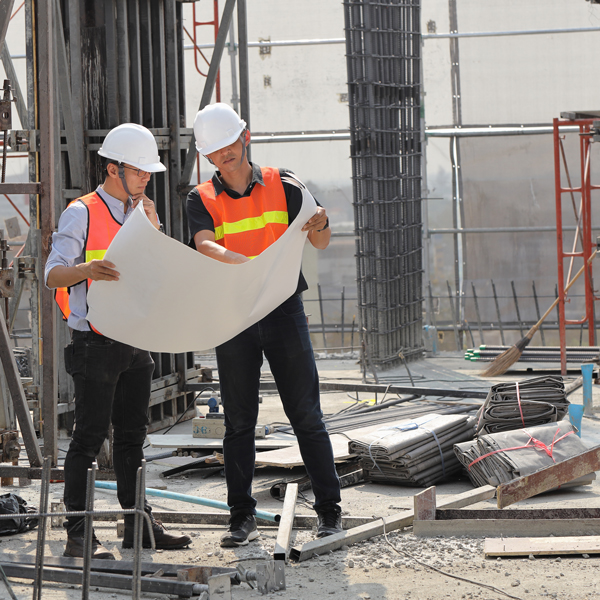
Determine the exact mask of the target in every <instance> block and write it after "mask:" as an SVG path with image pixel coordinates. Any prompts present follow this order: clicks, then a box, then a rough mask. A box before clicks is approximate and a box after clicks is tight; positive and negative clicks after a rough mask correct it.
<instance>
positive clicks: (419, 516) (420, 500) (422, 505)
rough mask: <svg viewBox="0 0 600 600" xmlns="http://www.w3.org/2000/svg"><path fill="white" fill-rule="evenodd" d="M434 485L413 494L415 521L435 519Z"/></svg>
mask: <svg viewBox="0 0 600 600" xmlns="http://www.w3.org/2000/svg"><path fill="white" fill-rule="evenodd" d="M435 511H436V506H435V486H431V487H428V488H427V489H426V490H423V491H422V492H421V493H419V494H417V495H416V496H415V521H435Z"/></svg>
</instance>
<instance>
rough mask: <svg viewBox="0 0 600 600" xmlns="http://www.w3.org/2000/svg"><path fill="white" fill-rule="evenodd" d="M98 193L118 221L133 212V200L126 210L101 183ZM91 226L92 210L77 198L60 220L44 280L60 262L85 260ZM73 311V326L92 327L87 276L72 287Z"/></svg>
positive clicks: (121, 220)
mask: <svg viewBox="0 0 600 600" xmlns="http://www.w3.org/2000/svg"><path fill="white" fill-rule="evenodd" d="M96 193H97V194H98V195H99V196H100V197H101V198H102V199H103V200H104V202H106V204H107V206H108V208H109V209H110V212H111V213H112V216H113V217H114V218H115V220H116V221H117V223H120V224H121V225H123V223H124V222H125V221H126V220H127V218H128V217H129V216H130V215H131V213H132V212H133V204H132V202H131V200H128V201H127V205H126V206H127V211H126V212H124V207H123V202H121V200H118V199H117V198H114V197H113V196H110V195H109V194H107V193H106V192H105V191H104V190H103V189H102V188H101V187H100V186H98V188H97V189H96ZM87 228H88V211H87V208H86V206H85V205H84V204H83V202H79V201H77V202H73V204H71V205H70V206H68V207H67V208H66V209H65V211H64V212H63V214H62V215H61V216H60V219H59V221H58V230H57V231H55V232H54V233H53V234H52V251H51V252H50V256H48V261H47V262H46V268H45V271H44V282H46V286H47V285H48V284H47V281H48V274H49V273H50V271H51V270H52V269H53V268H54V267H57V266H63V267H73V266H75V265H79V264H81V263H83V262H85V256H84V251H83V248H84V245H85V238H86V233H87ZM69 307H70V309H71V314H70V315H69V320H68V321H67V323H68V324H69V327H71V328H73V329H78V330H79V331H90V325H89V323H88V322H87V320H86V315H87V311H88V306H87V293H86V283H85V280H83V281H81V282H80V283H78V284H77V285H74V286H73V287H72V288H71V294H70V296H69Z"/></svg>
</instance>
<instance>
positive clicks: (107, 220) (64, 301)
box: [54, 192, 121, 333]
mask: <svg viewBox="0 0 600 600" xmlns="http://www.w3.org/2000/svg"><path fill="white" fill-rule="evenodd" d="M78 201H79V202H83V204H84V205H85V207H86V208H87V211H88V228H87V236H86V239H85V242H84V246H83V251H84V257H85V262H89V261H90V260H93V259H97V260H102V259H103V258H104V255H105V254H106V251H107V250H108V247H109V246H110V243H111V242H112V241H113V238H114V237H115V235H117V232H118V231H119V229H121V224H120V223H119V222H117V221H116V220H115V218H114V217H113V216H112V213H111V212H110V208H108V206H107V204H106V202H104V200H102V198H101V197H100V196H99V195H98V194H97V193H96V192H92V193H91V194H87V195H86V196H83V197H82V198H79V200H73V202H78ZM73 202H71V203H70V204H69V206H71V204H73ZM93 281H94V280H93V279H88V280H87V281H86V294H87V290H89V289H90V285H92V282H93ZM54 299H55V300H56V303H57V304H58V307H59V308H60V312H61V313H62V315H63V319H64V320H65V321H66V320H67V319H68V318H69V315H70V314H71V309H70V307H69V288H66V287H63V288H56V290H55V292H54ZM90 327H91V324H90ZM92 329H93V327H92ZM94 331H96V330H95V329H94ZM97 333H98V332H97Z"/></svg>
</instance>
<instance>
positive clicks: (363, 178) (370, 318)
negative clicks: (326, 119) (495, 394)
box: [344, 0, 423, 366]
mask: <svg viewBox="0 0 600 600" xmlns="http://www.w3.org/2000/svg"><path fill="white" fill-rule="evenodd" d="M344 16H345V29H346V60H347V69H348V101H349V107H350V131H351V158H352V179H353V205H354V217H355V230H356V240H357V241H356V265H357V289H358V306H359V314H360V320H361V329H362V339H363V343H364V345H365V349H366V350H368V355H369V358H370V360H371V361H372V362H373V363H374V364H375V365H377V366H385V365H392V364H393V363H395V362H396V361H398V360H399V356H398V353H399V352H402V353H403V354H404V356H411V355H415V354H419V353H420V352H421V351H422V348H423V342H422V301H423V298H422V241H421V239H422V236H421V227H422V219H421V156H422V153H421V139H422V135H421V101H420V92H421V90H420V86H421V78H420V77H421V34H420V0H381V1H373V0H346V1H345V2H344Z"/></svg>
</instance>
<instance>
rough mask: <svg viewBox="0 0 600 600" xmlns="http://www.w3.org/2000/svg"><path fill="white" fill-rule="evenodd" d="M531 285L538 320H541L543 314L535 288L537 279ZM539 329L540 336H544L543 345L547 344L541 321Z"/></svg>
mask: <svg viewBox="0 0 600 600" xmlns="http://www.w3.org/2000/svg"><path fill="white" fill-rule="evenodd" d="M531 287H532V288H533V300H534V301H535V314H536V315H537V320H538V321H539V320H540V319H541V318H542V315H541V313H540V304H539V302H538V297H537V292H536V289H535V281H532V282H531ZM539 331H540V336H541V338H542V346H545V345H546V336H545V335H544V325H543V323H540V327H539Z"/></svg>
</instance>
